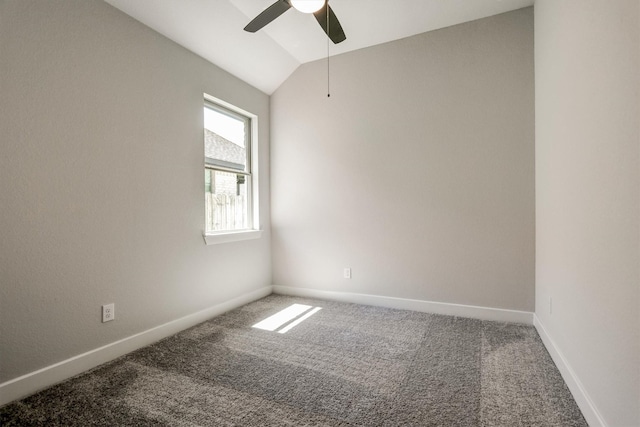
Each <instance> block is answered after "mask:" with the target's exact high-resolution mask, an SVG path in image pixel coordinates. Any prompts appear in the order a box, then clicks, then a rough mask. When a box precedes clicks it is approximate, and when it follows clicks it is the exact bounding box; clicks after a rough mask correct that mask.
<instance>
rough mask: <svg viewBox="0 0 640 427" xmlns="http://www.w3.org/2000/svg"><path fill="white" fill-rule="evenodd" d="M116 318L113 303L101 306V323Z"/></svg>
mask: <svg viewBox="0 0 640 427" xmlns="http://www.w3.org/2000/svg"><path fill="white" fill-rule="evenodd" d="M115 318H116V308H115V304H113V303H111V304H106V305H103V306H102V323H104V322H110V321H112V320H113V319H115Z"/></svg>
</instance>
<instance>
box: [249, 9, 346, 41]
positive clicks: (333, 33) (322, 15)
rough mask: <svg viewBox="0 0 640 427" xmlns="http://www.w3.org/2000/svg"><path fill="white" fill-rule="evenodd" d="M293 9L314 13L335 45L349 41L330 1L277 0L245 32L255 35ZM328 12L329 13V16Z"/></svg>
mask: <svg viewBox="0 0 640 427" xmlns="http://www.w3.org/2000/svg"><path fill="white" fill-rule="evenodd" d="M291 7H293V8H294V9H297V10H299V11H300V12H303V13H313V15H314V16H315V17H316V21H318V24H320V26H321V27H322V29H323V30H324V32H325V33H327V35H328V36H329V38H330V39H331V41H332V42H333V43H334V44H338V43H340V42H343V41H345V40H346V39H347V36H345V34H344V31H343V29H342V26H341V25H340V21H338V18H337V17H336V14H335V13H334V12H333V10H332V9H331V6H329V1H328V0H277V1H276V2H275V3H274V4H272V5H271V6H269V7H268V8H266V9H265V10H264V11H263V12H262V13H260V14H259V15H258V16H256V17H255V18H254V19H253V21H251V22H249V24H248V25H247V26H246V27H244V30H245V31H248V32H250V33H255V32H256V31H258V30H259V29H261V28H262V27H264V26H265V25H267V24H268V23H270V22H271V21H273V20H274V19H276V18H277V17H278V16H280V15H282V14H283V13H285V12H286V11H287V10H289V9H290V8H291ZM327 11H328V12H329V13H328V15H327Z"/></svg>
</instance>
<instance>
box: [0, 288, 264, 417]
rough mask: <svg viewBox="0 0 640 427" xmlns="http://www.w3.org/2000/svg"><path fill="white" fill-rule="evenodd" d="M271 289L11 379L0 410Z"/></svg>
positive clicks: (2, 387)
mask: <svg viewBox="0 0 640 427" xmlns="http://www.w3.org/2000/svg"><path fill="white" fill-rule="evenodd" d="M272 290H273V289H272V286H265V287H263V288H260V289H257V290H255V291H252V292H248V293H246V294H243V295H240V296H238V297H236V298H233V299H231V300H229V301H225V302H223V303H220V304H216V305H214V306H213V307H209V308H207V309H204V310H201V311H198V312H197V313H193V314H189V315H187V316H184V317H181V318H180V319H176V320H172V321H171V322H167V323H165V324H163V325H160V326H156V327H155V328H151V329H149V330H146V331H144V332H140V333H138V334H135V335H132V336H130V337H127V338H124V339H121V340H119V341H116V342H113V343H111V344H107V345H105V346H102V347H100V348H96V349H94V350H91V351H88V352H86V353H83V354H79V355H77V356H74V357H72V358H70V359H67V360H63V361H62V362H59V363H56V364H54V365H51V366H47V367H45V368H42V369H39V370H37V371H35V372H31V373H29V374H26V375H23V376H21V377H18V378H14V379H12V380H9V381H7V382H5V383H2V384H0V406H3V405H5V404H7V403H9V402H12V401H14V400H16V399H20V398H23V397H26V396H28V395H30V394H33V393H35V392H37V391H39V390H42V389H44V388H46V387H49V386H52V385H54V384H57V383H59V382H61V381H64V380H66V379H68V378H71V377H73V376H75V375H78V374H80V373H82V372H84V371H87V370H89V369H91V368H94V367H96V366H99V365H101V364H103V363H106V362H108V361H110V360H113V359H115V358H117V357H120V356H123V355H125V354H127V353H130V352H132V351H134V350H137V349H139V348H142V347H144V346H146V345H149V344H152V343H154V342H156V341H159V340H161V339H163V338H166V337H168V336H171V335H173V334H175V333H177V332H180V331H182V330H185V329H187V328H190V327H191V326H195V325H197V324H198V323H202V322H204V321H206V320H208V319H211V318H212V317H215V316H218V315H220V314H222V313H225V312H227V311H229V310H233V309H234V308H238V307H240V306H243V305H245V304H248V303H250V302H252V301H255V300H258V299H260V298H263V297H266V296H267V295H269V294H271V293H272Z"/></svg>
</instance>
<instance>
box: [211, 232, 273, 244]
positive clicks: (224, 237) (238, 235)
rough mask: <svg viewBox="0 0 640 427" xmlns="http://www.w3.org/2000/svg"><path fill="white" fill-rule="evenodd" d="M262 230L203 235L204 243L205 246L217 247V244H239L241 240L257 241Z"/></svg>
mask: <svg viewBox="0 0 640 427" xmlns="http://www.w3.org/2000/svg"><path fill="white" fill-rule="evenodd" d="M261 235H262V230H242V231H230V232H228V233H219V234H203V236H202V237H204V242H205V243H206V244H207V245H217V244H219V243H229V242H239V241H241V240H252V239H259V238H260V236H261Z"/></svg>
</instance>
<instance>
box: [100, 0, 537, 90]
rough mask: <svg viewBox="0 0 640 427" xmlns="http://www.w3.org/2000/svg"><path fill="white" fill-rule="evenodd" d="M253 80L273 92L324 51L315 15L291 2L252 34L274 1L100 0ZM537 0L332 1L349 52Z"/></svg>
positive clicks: (336, 48)
mask: <svg viewBox="0 0 640 427" xmlns="http://www.w3.org/2000/svg"><path fill="white" fill-rule="evenodd" d="M105 1H106V2H107V3H110V4H111V5H113V6H115V7H117V8H118V9H120V10H122V11H123V12H125V13H126V14H128V15H130V16H132V17H133V18H135V19H137V20H138V21H140V22H142V23H143V24H145V25H147V26H149V27H151V28H153V29H154V30H156V31H157V32H159V33H161V34H163V35H165V36H166V37H168V38H170V39H172V40H173V41H175V42H176V43H178V44H180V45H182V46H184V47H185V48H187V49H189V50H191V51H192V52H194V53H196V54H198V55H200V56H202V57H203V58H205V59H207V60H209V61H210V62H212V63H214V64H216V65H217V66H219V67H221V68H223V69H224V70H226V71H228V72H230V73H231V74H234V75H235V76H237V77H238V78H240V79H242V80H244V81H246V82H247V83H249V84H251V85H252V86H255V87H257V88H258V89H260V90H262V91H263V92H266V93H268V94H271V93H273V92H274V91H275V90H276V89H277V88H278V86H280V84H282V82H284V81H285V80H286V79H287V78H288V77H289V76H290V75H291V73H293V71H295V69H296V68H297V67H298V66H299V65H300V64H304V63H305V62H310V61H314V60H317V59H321V58H324V57H326V56H327V38H326V36H325V34H324V32H323V31H322V29H321V28H320V26H319V25H318V23H317V22H316V20H315V18H314V17H313V15H307V14H303V13H300V12H298V11H297V10H295V9H293V8H292V9H290V10H288V11H287V12H285V13H284V14H283V15H282V16H280V17H279V18H277V19H276V20H275V21H273V22H271V23H270V24H269V25H267V26H266V27H264V28H263V29H262V30H260V31H258V32H257V33H254V34H252V33H248V32H246V31H244V30H243V28H244V27H245V25H247V24H248V23H249V21H251V20H252V19H253V18H254V17H255V16H257V15H258V14H259V13H260V12H262V11H263V10H264V9H265V8H267V7H268V6H270V5H271V4H272V3H273V2H274V1H275V0H105ZM533 2H534V0H330V1H329V4H330V5H331V8H332V9H333V10H334V12H335V13H336V15H337V16H338V19H339V20H340V23H341V24H342V27H343V29H344V32H345V34H346V35H347V40H345V41H344V42H342V43H340V44H338V45H334V44H331V45H330V48H329V49H330V54H331V55H336V54H339V53H344V52H349V51H352V50H356V49H361V48H364V47H368V46H373V45H377V44H380V43H385V42H389V41H392V40H397V39H400V38H403V37H408V36H412V35H415V34H420V33H424V32H426V31H431V30H435V29H438V28H444V27H448V26H451V25H455V24H460V23H462V22H467V21H472V20H475V19H480V18H485V17H487V16H492V15H497V14H499V13H504V12H508V11H511V10H515V9H520V8H522V7H527V6H531V5H532V4H533Z"/></svg>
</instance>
